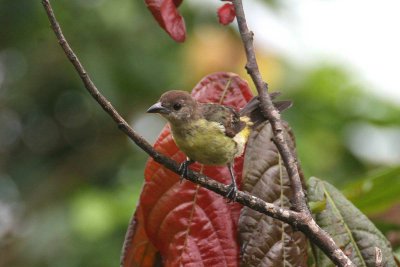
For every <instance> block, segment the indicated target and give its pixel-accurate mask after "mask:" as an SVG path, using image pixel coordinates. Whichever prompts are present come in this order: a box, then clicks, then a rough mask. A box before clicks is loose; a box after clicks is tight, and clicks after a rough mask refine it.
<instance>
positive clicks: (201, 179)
mask: <svg viewBox="0 0 400 267" xmlns="http://www.w3.org/2000/svg"><path fill="white" fill-rule="evenodd" d="M42 3H43V6H44V8H45V10H46V13H47V16H48V18H49V21H50V23H51V26H52V28H53V31H54V33H55V34H56V36H57V40H58V42H59V43H60V45H61V47H62V49H63V50H64V52H65V54H66V56H67V57H68V59H69V60H70V61H71V63H72V64H73V65H74V67H75V69H76V71H77V72H78V74H79V76H80V78H81V79H82V81H83V83H84V85H85V87H86V89H87V90H88V92H89V93H90V94H91V95H92V96H93V98H94V99H95V100H96V101H97V102H98V103H99V105H100V106H101V107H102V108H103V109H104V110H105V111H106V112H107V113H108V114H109V115H110V117H111V118H112V119H113V120H114V121H115V122H116V123H117V124H118V127H119V128H120V129H121V130H122V131H123V132H124V133H125V134H126V135H127V136H128V137H129V138H130V139H131V140H132V141H134V142H135V144H136V145H138V146H139V147H140V148H141V149H142V150H143V151H145V152H146V153H147V154H148V155H149V156H151V157H152V158H153V159H154V160H155V161H156V162H158V163H160V164H162V165H163V166H165V167H166V168H168V169H170V170H172V171H174V172H175V173H178V168H179V165H178V163H177V162H175V161H173V160H171V159H170V158H168V157H166V156H164V155H162V154H161V153H159V152H157V151H156V150H154V149H153V147H152V146H151V145H150V144H149V143H148V142H147V141H146V140H145V139H144V138H142V137H141V136H140V135H139V134H137V133H136V132H135V131H134V130H133V129H132V128H131V127H130V126H129V124H128V123H127V122H126V121H125V120H124V119H123V118H122V116H121V115H120V114H119V113H118V112H117V111H116V109H115V108H114V107H113V106H112V104H111V103H110V102H109V101H108V100H107V99H106V98H105V97H104V96H103V95H102V94H101V93H100V92H99V90H98V89H97V87H96V86H95V85H94V83H93V82H92V80H91V79H90V77H89V75H88V74H87V72H86V70H85V69H84V67H83V66H82V64H81V63H80V61H79V59H78V57H77V56H76V54H75V53H74V52H73V50H72V49H71V47H70V45H69V44H68V42H67V40H66V39H65V37H64V35H63V33H62V31H61V28H60V25H59V23H58V22H57V20H56V18H55V15H54V12H53V10H52V8H51V5H50V2H49V0H43V1H42ZM262 101H263V100H262ZM264 102H265V101H264ZM267 104H268V103H267ZM278 115H279V114H278ZM284 159H285V158H284ZM186 178H187V179H188V180H190V181H192V182H194V183H196V184H199V185H201V186H203V187H205V188H207V189H209V190H211V191H213V192H215V193H217V194H219V195H221V196H225V195H226V194H227V192H228V190H229V187H228V186H227V185H224V184H221V183H219V182H217V181H215V180H213V179H211V178H209V177H207V176H205V175H203V174H200V173H197V172H193V171H191V170H189V171H188V176H187V177H186ZM236 202H238V203H240V204H242V205H244V206H247V207H249V208H251V209H253V210H256V211H259V212H261V213H263V214H266V215H268V216H271V217H273V218H276V219H279V220H281V221H283V222H286V223H288V224H290V225H291V226H293V227H296V228H298V229H300V230H301V231H302V232H304V233H305V234H306V235H307V236H308V237H309V238H310V239H311V240H314V239H315V240H314V242H315V244H317V245H318V246H319V247H321V248H322V247H323V245H321V244H320V243H321V242H331V243H333V240H332V239H330V240H328V241H326V240H325V239H323V237H324V235H326V233H325V232H324V231H323V230H322V229H320V228H319V227H318V226H317V225H316V223H315V222H314V221H313V220H312V218H311V220H312V221H311V222H310V221H309V217H308V216H304V213H300V212H296V211H291V210H288V209H282V208H280V207H279V206H276V205H274V204H271V203H267V202H265V201H263V200H261V199H259V198H257V197H255V196H252V195H249V194H247V193H244V192H241V191H239V192H238V194H237V197H236ZM330 246H334V243H333V244H330ZM332 253H334V254H336V255H338V256H337V257H340V256H341V254H340V253H341V250H340V249H337V250H335V251H333V252H332ZM328 256H329V255H328ZM341 266H353V265H351V264H348V265H341Z"/></svg>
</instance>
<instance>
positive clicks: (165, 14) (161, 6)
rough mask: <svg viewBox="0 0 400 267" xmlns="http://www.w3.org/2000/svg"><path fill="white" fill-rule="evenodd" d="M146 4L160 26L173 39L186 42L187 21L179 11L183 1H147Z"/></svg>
mask: <svg viewBox="0 0 400 267" xmlns="http://www.w3.org/2000/svg"><path fill="white" fill-rule="evenodd" d="M145 3H146V5H147V8H148V9H149V10H150V11H151V13H152V14H153V17H154V18H155V19H156V20H157V22H158V24H159V25H160V26H161V28H163V29H164V30H165V31H166V32H167V33H168V34H169V36H171V38H172V39H174V40H175V41H177V42H183V41H185V38H186V26H185V21H184V19H183V17H182V16H181V15H180V14H179V12H178V9H177V7H178V6H179V5H180V4H181V3H182V0H145Z"/></svg>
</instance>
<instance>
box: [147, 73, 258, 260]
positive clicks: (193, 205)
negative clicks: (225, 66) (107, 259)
mask: <svg viewBox="0 0 400 267" xmlns="http://www.w3.org/2000/svg"><path fill="white" fill-rule="evenodd" d="M192 95H193V97H194V98H196V99H197V100H198V101H201V102H215V103H222V104H224V105H230V106H234V107H236V108H240V107H242V106H244V105H245V104H246V103H247V101H249V99H251V97H252V95H251V92H250V90H249V87H248V86H247V83H246V82H245V81H243V80H241V79H240V78H239V77H238V76H237V75H235V74H232V73H215V74H212V75H209V76H207V77H205V78H204V79H203V80H201V81H200V82H199V84H198V85H197V86H196V87H195V88H194V89H193V92H192ZM154 147H155V149H156V150H158V151H160V152H161V153H163V154H165V155H167V156H170V157H172V158H173V159H174V160H176V161H178V162H183V161H184V160H185V155H184V154H183V153H182V152H181V151H179V149H178V148H177V147H176V145H175V143H174V141H173V139H172V137H171V134H170V129H169V127H168V126H166V127H165V128H164V130H163V131H162V133H161V135H160V137H159V138H158V140H157V142H156V143H155V145H154ZM242 166H243V158H242V157H240V158H237V159H236V160H235V175H236V177H237V182H238V184H239V185H240V184H241V183H240V180H241V169H242ZM192 169H194V170H197V171H200V172H202V173H204V174H206V175H208V176H209V177H212V178H214V179H215V180H217V181H219V182H222V183H225V184H229V183H230V176H229V172H228V169H227V168H226V167H224V166H221V167H211V166H203V165H200V164H197V163H196V164H194V165H193V168H192ZM140 206H141V208H142V209H143V214H144V225H145V230H146V233H147V235H148V237H149V239H150V240H151V242H152V243H153V244H154V246H155V247H156V248H157V249H158V250H159V251H160V253H161V256H162V258H163V264H164V266H181V265H185V266H186V265H191V266H238V260H239V244H238V241H237V223H238V218H239V212H240V208H241V207H240V205H238V204H236V203H235V204H232V203H227V201H226V199H225V198H223V197H221V196H220V195H217V194H215V193H213V192H211V191H209V190H207V189H204V188H201V187H199V186H197V185H195V184H193V183H191V182H189V181H183V182H182V183H180V182H179V177H178V175H176V174H175V173H173V172H171V171H169V170H167V169H166V168H164V167H163V166H160V164H158V163H156V162H155V161H154V160H153V159H149V161H148V164H147V166H146V170H145V185H144V188H143V191H142V194H141V197H140Z"/></svg>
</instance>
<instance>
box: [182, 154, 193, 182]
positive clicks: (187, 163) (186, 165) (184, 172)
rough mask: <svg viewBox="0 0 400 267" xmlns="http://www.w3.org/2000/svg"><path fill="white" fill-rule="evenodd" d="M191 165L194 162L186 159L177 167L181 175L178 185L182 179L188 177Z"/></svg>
mask: <svg viewBox="0 0 400 267" xmlns="http://www.w3.org/2000/svg"><path fill="white" fill-rule="evenodd" d="M193 163H194V161H192V160H190V159H187V160H185V161H184V162H182V163H181V165H180V166H179V169H178V172H179V174H180V175H181V178H180V181H179V182H180V183H182V181H183V179H184V178H185V177H186V176H187V175H188V169H189V166H190V165H191V164H193Z"/></svg>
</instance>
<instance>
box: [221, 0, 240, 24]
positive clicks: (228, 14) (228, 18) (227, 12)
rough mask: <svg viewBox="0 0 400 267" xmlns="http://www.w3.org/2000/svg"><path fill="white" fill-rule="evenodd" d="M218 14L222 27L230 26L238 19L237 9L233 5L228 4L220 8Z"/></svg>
mask: <svg viewBox="0 0 400 267" xmlns="http://www.w3.org/2000/svg"><path fill="white" fill-rule="evenodd" d="M217 14H218V20H219V23H221V24H222V25H228V24H229V23H231V22H232V21H233V20H234V19H235V17H236V13H235V7H234V6H233V4H232V3H226V4H224V5H222V6H221V7H220V8H218V11H217Z"/></svg>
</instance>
